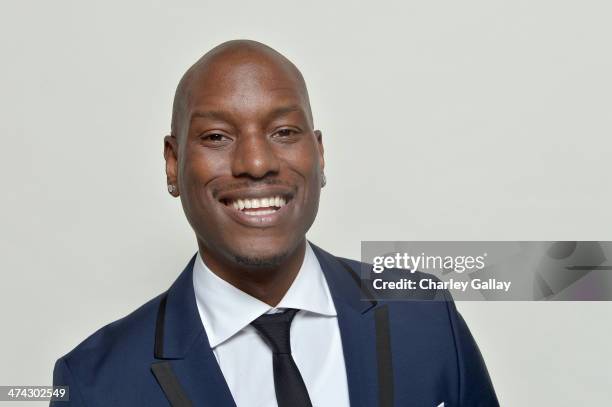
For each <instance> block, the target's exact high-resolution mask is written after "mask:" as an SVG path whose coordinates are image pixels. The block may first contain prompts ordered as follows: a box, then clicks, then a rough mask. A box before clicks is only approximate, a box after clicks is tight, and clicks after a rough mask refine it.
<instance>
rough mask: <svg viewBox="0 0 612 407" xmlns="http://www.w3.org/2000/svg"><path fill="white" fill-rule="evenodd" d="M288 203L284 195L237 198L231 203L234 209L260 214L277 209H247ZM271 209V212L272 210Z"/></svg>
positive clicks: (277, 206)
mask: <svg viewBox="0 0 612 407" xmlns="http://www.w3.org/2000/svg"><path fill="white" fill-rule="evenodd" d="M286 204H287V201H286V200H285V198H283V197H282V196H271V197H268V198H261V199H258V198H252V199H236V200H234V201H232V202H231V205H232V206H233V207H234V209H236V210H239V211H243V212H244V213H251V214H255V212H256V213H257V214H258V215H266V214H268V213H273V212H275V211H276V210H277V209H270V210H269V211H268V210H261V211H246V210H245V209H257V208H272V207H275V208H282V207H283V206H285V205H286ZM270 211H271V212H270Z"/></svg>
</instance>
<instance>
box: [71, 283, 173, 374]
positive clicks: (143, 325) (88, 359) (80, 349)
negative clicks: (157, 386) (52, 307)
mask: <svg viewBox="0 0 612 407" xmlns="http://www.w3.org/2000/svg"><path fill="white" fill-rule="evenodd" d="M164 295H165V293H164V294H160V295H158V296H157V297H155V298H153V299H152V300H150V301H148V302H147V303H145V304H144V305H142V306H140V307H139V308H138V309H136V310H135V311H133V312H132V313H130V314H129V315H127V316H125V317H123V318H121V319H119V320H117V321H114V322H112V323H110V324H108V325H106V326H104V327H102V328H100V329H99V330H97V331H96V332H94V333H93V334H92V335H90V336H89V337H87V338H86V339H85V340H84V341H83V342H81V343H80V344H79V345H77V346H76V347H75V348H74V349H73V350H72V351H70V352H69V353H68V354H66V355H65V356H63V357H62V358H61V359H60V360H63V361H64V363H66V364H67V365H68V366H69V367H70V370H71V371H72V373H73V374H74V375H75V376H76V377H87V376H89V375H91V374H94V373H95V374H98V373H99V372H102V371H103V370H104V367H105V366H108V365H114V364H115V363H121V364H125V363H130V364H133V363H136V364H137V363H138V362H139V361H141V362H143V363H145V362H146V363H149V362H150V361H151V360H153V357H154V354H153V349H154V342H155V326H156V320H157V312H158V309H159V305H160V302H161V299H162V298H163V296H164Z"/></svg>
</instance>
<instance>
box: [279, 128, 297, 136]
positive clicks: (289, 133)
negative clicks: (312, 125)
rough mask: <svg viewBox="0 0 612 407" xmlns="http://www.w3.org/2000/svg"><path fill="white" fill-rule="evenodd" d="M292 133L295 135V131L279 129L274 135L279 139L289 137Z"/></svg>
mask: <svg viewBox="0 0 612 407" xmlns="http://www.w3.org/2000/svg"><path fill="white" fill-rule="evenodd" d="M293 133H295V131H293V130H291V129H280V130H279V131H277V132H276V134H278V135H279V136H280V137H287V136H291V135H292V134H293Z"/></svg>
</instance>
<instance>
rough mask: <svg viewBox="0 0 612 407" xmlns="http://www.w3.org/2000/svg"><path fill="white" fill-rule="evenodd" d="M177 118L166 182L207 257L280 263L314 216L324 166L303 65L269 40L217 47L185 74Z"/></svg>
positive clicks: (214, 260)
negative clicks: (299, 66) (267, 43)
mask: <svg viewBox="0 0 612 407" xmlns="http://www.w3.org/2000/svg"><path fill="white" fill-rule="evenodd" d="M179 92H181V93H180V94H179ZM173 120H174V121H176V123H175V126H173V127H174V128H173V135H172V136H168V137H166V139H165V157H166V171H167V175H168V183H169V184H173V185H176V186H177V191H176V192H175V195H180V197H181V202H182V205H183V209H184V211H185V214H186V216H187V219H188V220H189V222H190V224H191V226H192V227H193V229H194V231H195V232H196V236H197V238H198V244H199V246H200V249H201V251H202V252H204V253H205V256H206V257H207V259H206V260H207V261H210V262H212V263H225V264H230V265H232V264H235V265H240V266H242V267H244V266H248V267H274V266H275V265H279V264H282V262H283V261H285V260H286V259H287V257H288V256H290V255H292V254H293V253H295V252H296V250H297V249H298V248H299V247H300V246H301V245H303V244H304V241H305V234H306V231H307V230H308V229H309V228H310V226H311V225H312V223H313V221H314V219H315V216H316V214H317V209H318V204H319V195H320V189H321V174H322V170H323V165H324V161H323V145H322V142H321V134H320V132H318V131H315V130H314V129H313V124H312V116H311V112H310V106H309V101H308V95H307V93H306V88H305V85H304V83H303V79H302V78H301V75H300V74H299V71H297V69H296V68H295V67H294V66H293V65H292V64H291V63H290V62H289V61H287V60H286V59H284V57H282V56H281V55H280V54H277V53H276V52H275V51H273V50H271V49H269V48H267V47H266V48H263V49H262V48H260V47H255V48H254V47H249V46H247V47H244V46H242V47H227V48H221V49H220V50H218V51H216V52H213V53H209V54H207V55H206V56H204V57H203V58H202V59H201V60H200V61H199V62H198V63H196V65H194V67H192V68H191V69H190V71H188V72H187V74H186V76H185V77H184V79H183V80H182V81H181V85H179V90H177V99H176V100H175V117H174V118H173Z"/></svg>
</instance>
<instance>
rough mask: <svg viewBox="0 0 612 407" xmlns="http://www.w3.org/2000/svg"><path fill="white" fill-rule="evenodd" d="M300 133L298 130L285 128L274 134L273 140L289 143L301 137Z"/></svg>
mask: <svg viewBox="0 0 612 407" xmlns="http://www.w3.org/2000/svg"><path fill="white" fill-rule="evenodd" d="M299 133H300V131H299V130H297V129H293V128H288V127H284V128H281V129H278V130H276V132H274V134H272V138H275V139H277V140H278V141H284V142H288V141H293V140H297V136H298V135H299Z"/></svg>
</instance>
